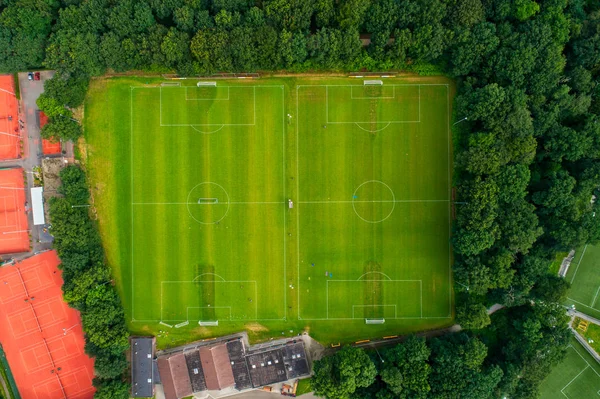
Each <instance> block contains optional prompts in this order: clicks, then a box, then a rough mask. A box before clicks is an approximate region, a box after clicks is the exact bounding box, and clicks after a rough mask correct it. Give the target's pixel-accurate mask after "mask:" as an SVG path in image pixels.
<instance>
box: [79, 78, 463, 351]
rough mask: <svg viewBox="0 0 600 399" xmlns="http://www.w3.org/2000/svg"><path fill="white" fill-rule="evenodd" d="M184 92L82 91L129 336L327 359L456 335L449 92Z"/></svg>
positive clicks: (353, 88) (264, 88)
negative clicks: (226, 340)
mask: <svg viewBox="0 0 600 399" xmlns="http://www.w3.org/2000/svg"><path fill="white" fill-rule="evenodd" d="M196 82H197V81H192V80H189V81H183V82H181V86H171V85H169V86H166V85H163V86H161V84H160V83H161V81H160V80H151V79H135V78H115V79H105V80H96V81H94V82H93V84H92V86H91V89H90V92H89V94H88V98H87V101H86V105H85V122H84V124H85V138H86V144H85V146H84V147H83V148H82V159H83V161H84V162H85V164H86V168H87V171H88V176H89V177H90V185H91V188H92V193H93V196H94V204H95V208H96V211H97V214H98V218H99V225H100V230H101V234H102V237H103V241H104V245H105V248H106V252H107V257H108V260H109V263H110V265H111V266H112V267H113V270H114V274H115V278H116V280H117V282H118V287H119V290H120V293H121V296H122V298H123V300H124V303H125V309H126V313H127V319H128V322H129V327H130V329H131V330H132V332H134V333H153V334H157V335H159V346H161V347H166V346H171V345H177V344H179V343H182V342H185V341H189V340H191V339H198V338H203V337H211V336H215V335H222V334H226V333H230V332H234V331H239V330H241V329H246V330H247V331H248V332H249V334H250V337H251V339H255V340H264V339H268V338H269V337H273V336H282V335H285V336H291V335H297V334H298V333H301V332H302V331H310V333H311V335H313V336H314V337H315V338H317V339H319V340H321V341H322V342H324V343H330V342H336V343H337V342H339V341H342V342H349V341H353V340H357V339H361V338H374V337H380V336H382V335H387V334H390V333H395V334H398V333H408V332H412V331H419V330H425V329H432V328H437V327H441V326H446V325H448V324H451V323H452V316H453V314H452V291H451V281H450V278H451V276H450V261H451V253H450V246H449V231H450V229H449V228H450V226H449V223H450V220H449V215H450V201H449V199H450V177H451V176H450V173H451V153H450V137H449V130H448V124H449V115H451V114H450V105H451V104H450V100H451V96H452V94H453V92H452V90H453V88H452V86H451V85H450V82H449V81H447V80H445V79H443V78H435V79H433V78H419V79H416V80H415V79H414V78H413V79H412V80H411V81H407V80H401V79H397V80H386V81H385V84H384V85H383V86H376V87H372V86H371V87H365V86H363V85H362V81H357V80H356V79H354V80H350V79H341V78H328V79H308V78H306V79H295V78H285V79H284V78H280V79H261V80H259V81H218V83H217V86H216V87H197V86H196ZM288 200H292V201H293V208H291V209H290V206H289V204H288ZM365 319H385V324H379V325H366V324H365ZM199 321H202V322H209V321H218V323H219V324H218V326H199V324H198V322H199ZM161 323H162V324H161ZM176 326H177V327H176ZM161 331H162V332H161Z"/></svg>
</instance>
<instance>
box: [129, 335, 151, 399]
mask: <svg viewBox="0 0 600 399" xmlns="http://www.w3.org/2000/svg"><path fill="white" fill-rule="evenodd" d="M155 341H156V339H155V338H154V337H133V338H131V396H132V397H134V398H151V397H153V396H154V374H155V371H154V348H155Z"/></svg>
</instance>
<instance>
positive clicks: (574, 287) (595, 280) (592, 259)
mask: <svg viewBox="0 0 600 399" xmlns="http://www.w3.org/2000/svg"><path fill="white" fill-rule="evenodd" d="M598 264H600V245H586V246H585V247H583V248H579V249H577V251H576V253H575V258H573V261H572V262H571V266H569V270H568V272H567V275H566V277H565V278H566V280H567V281H568V282H569V283H571V290H570V291H569V297H568V298H567V301H566V304H568V305H572V304H574V305H575V307H576V308H577V310H579V311H581V312H583V313H586V314H589V315H590V316H593V317H597V318H600V295H599V294H600V268H598Z"/></svg>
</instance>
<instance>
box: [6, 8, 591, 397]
mask: <svg viewBox="0 0 600 399" xmlns="http://www.w3.org/2000/svg"><path fill="white" fill-rule="evenodd" d="M40 65H42V66H45V67H48V68H52V69H55V70H57V74H56V76H55V78H53V79H51V80H49V81H48V82H47V83H46V91H45V93H44V95H43V96H42V97H41V98H40V100H39V105H40V108H41V109H42V110H44V111H45V112H46V113H47V114H48V115H49V116H50V123H49V124H48V125H47V127H46V128H45V129H44V131H43V132H42V133H43V134H44V135H45V136H57V137H61V138H75V137H77V136H78V135H79V134H80V133H81V129H80V127H79V125H78V124H77V122H76V121H74V120H73V119H72V112H71V110H72V109H73V108H75V107H77V106H79V105H81V103H82V101H83V98H84V96H85V92H86V89H87V84H88V81H89V79H90V78H91V77H93V76H96V75H100V74H102V73H104V72H105V71H107V70H114V71H127V70H132V69H141V70H145V71H154V72H163V71H165V72H166V71H173V70H175V71H177V72H178V73H180V74H182V75H192V74H206V73H211V72H216V71H227V72H230V71H245V72H251V71H256V70H261V69H265V70H273V69H281V68H285V69H288V70H291V71H305V70H309V69H316V70H332V69H337V70H359V69H363V68H364V69H368V70H375V69H379V70H389V69H396V68H397V69H403V70H413V71H417V72H427V73H430V72H436V71H438V72H441V71H443V72H444V73H446V74H448V75H450V76H451V77H453V78H455V79H456V82H457V95H456V98H455V103H454V107H453V110H454V115H455V119H456V120H457V121H458V120H460V121H462V122H460V123H459V124H457V125H455V126H454V128H453V133H454V143H455V148H454V156H455V173H454V185H455V187H456V200H457V203H456V204H455V207H456V220H455V223H454V230H453V238H452V240H453V247H454V254H455V265H454V275H455V276H454V277H455V280H456V281H457V282H458V283H460V284H457V286H456V287H455V288H456V291H457V318H458V321H459V322H460V323H461V324H462V325H463V327H465V328H469V329H477V330H478V331H479V330H481V331H486V333H482V334H483V335H481V336H480V341H481V342H483V344H484V345H485V346H486V347H487V351H486V356H484V358H485V361H484V363H483V364H484V365H485V366H486V368H485V370H490V373H491V374H490V375H493V378H492V377H490V379H489V380H486V381H487V382H485V384H488V383H489V384H490V385H489V386H492V385H493V386H494V391H493V392H496V393H499V392H501V393H502V394H505V395H509V396H510V397H521V398H528V397H534V396H535V392H536V386H537V383H539V381H541V379H542V378H543V376H544V375H545V374H546V373H547V371H548V369H549V367H548V366H549V365H550V364H552V363H553V362H556V361H557V359H559V357H560V353H561V351H560V348H561V347H562V346H563V345H564V344H565V341H564V339H562V338H561V337H562V336H561V337H559V338H561V339H554V338H553V341H551V342H554V344H555V345H556V348H557V349H556V351H553V352H552V353H553V356H547V355H545V354H544V352H543V350H546V348H543V347H542V346H538V345H541V343H539V342H536V343H535V344H534V343H532V344H531V347H532V348H533V349H531V350H532V351H533V352H529V351H528V350H525V349H527V348H521V347H518V348H516V349H515V348H513V347H512V346H511V345H513V344H511V340H514V341H516V342H529V340H528V338H527V336H528V335H529V334H532V340H533V338H534V337H539V336H545V335H544V334H545V333H544V331H546V329H547V328H546V327H545V324H544V321H543V320H541V319H538V318H536V317H537V316H535V317H534V316H531V317H532V318H526V317H529V316H528V315H531V314H534V315H535V314H538V313H539V312H541V311H540V309H552V312H553V313H552V314H551V315H550V316H551V317H553V318H555V319H556V320H560V314H559V313H560V311H559V309H560V308H558V307H557V305H556V302H557V301H558V300H560V298H561V296H562V294H564V292H565V290H566V289H567V285H566V283H565V282H564V281H563V280H561V279H558V278H554V277H551V276H548V275H547V272H548V266H549V264H550V262H551V261H552V260H553V259H554V258H555V257H556V254H557V253H558V252H561V251H567V250H569V249H572V248H575V247H578V246H580V245H582V244H586V243H595V242H597V241H598V240H599V239H600V217H599V218H596V217H595V215H596V212H597V209H596V208H597V204H596V202H595V201H593V200H592V199H593V198H592V195H593V194H594V193H595V192H596V191H597V189H598V186H599V181H600V162H599V158H600V123H599V121H598V119H599V118H600V85H599V84H598V83H599V81H600V10H599V5H598V3H597V2H594V1H589V0H545V1H543V2H541V1H540V2H538V1H533V0H404V1H401V2H398V1H395V0H264V1H261V2H258V1H254V0H167V1H165V0H122V1H111V0H81V1H70V0H69V1H67V0H63V1H59V0H56V1H46V0H0V70H6V71H15V70H23V69H28V68H30V67H37V66H40ZM465 118H466V119H465ZM75 191H77V190H75ZM86 200H87V197H86ZM61 201H62V200H61ZM65 201H66V199H65ZM59 202H60V201H59ZM59 202H57V204H58V203H59ZM53 206H54V207H57V208H56V210H58V211H59V213H60V212H63V213H64V215H70V216H68V217H67V216H65V221H64V223H65V226H66V225H67V224H68V223H71V220H70V218H72V219H73V223H81V220H80V219H78V218H77V217H76V215H79V213H81V214H80V215H79V216H80V217H82V218H83V217H84V216H85V217H87V214H85V212H84V210H85V208H83V209H80V210H79V211H77V212H75V210H77V208H70V210H69V209H67V207H66V206H63V208H62V211H60V208H59V205H53ZM68 212H71V213H68ZM78 212H79V213H78ZM90 226H91V224H90ZM66 230H67V229H66V227H65V232H64V234H65V235H66V236H67V237H68V232H67V231H66ZM90 231H91V230H90ZM90 234H91V233H90ZM94 234H96V233H94ZM94 237H96V238H94V240H97V242H98V248H99V239H98V238H97V235H95V236H94ZM74 239H75V237H73V240H74ZM59 241H60V239H59V240H57V245H61V244H59V243H58V242H59ZM67 241H68V240H67ZM61 256H62V255H61ZM85 256H87V257H84V258H81V259H82V260H81V261H82V262H88V265H93V264H94V261H93V260H92V258H90V256H91V255H85ZM97 256H100V255H97ZM66 259H67V263H68V262H70V261H71V259H69V255H67V256H66ZM94 259H99V258H94ZM88 269H89V270H92V268H91V267H90V268H88ZM88 269H86V270H88ZM65 270H66V269H65ZM82 270H83V269H82ZM90 273H93V272H91V271H90ZM90 278H91V277H90ZM466 287H468V289H467V288H466ZM67 288H69V287H68V286H66V288H65V295H67V294H68V292H69V289H70V288H69V289H67ZM69 295H70V294H69ZM86 300H87V296H86ZM75 302H77V301H76V300H74V303H75ZM85 302H86V301H83V302H77V303H78V304H81V305H77V306H84V303H85ZM496 302H498V303H502V304H504V305H506V306H508V307H509V308H510V309H508V310H507V311H505V312H503V313H501V315H502V314H504V315H505V317H506V320H504V319H502V318H501V317H500V316H498V317H492V318H491V319H490V317H489V316H488V315H487V312H486V311H485V309H486V307H488V306H489V305H490V304H493V303H496ZM550 316H548V317H550ZM511 318H515V320H523V321H522V324H519V325H518V326H517V325H514V323H513V322H512V321H510V322H509V321H508V320H511ZM561 322H562V321H561ZM490 323H491V324H490ZM557 326H558V325H557ZM556 329H557V330H560V331H562V328H558V327H556ZM540 331H542V332H540ZM492 336H493V337H495V338H494V339H491V338H490V337H492ZM469 337H470V336H469ZM472 338H473V337H470V338H469V339H472ZM110 339H113V338H110ZM90 341H91V340H90ZM91 342H92V341H91ZM115 342H118V340H117V341H115ZM431 345H433V343H432V344H431ZM506 348H512V349H510V350H508V349H506ZM430 349H431V350H432V355H431V356H430V358H429V360H428V361H431V362H432V363H430V366H431V367H432V368H433V367H434V363H433V361H432V360H431V359H434V354H435V353H436V352H435V350H434V347H433V346H431V348H430ZM548 350H552V348H548ZM554 354H555V355H554ZM115 356H117V355H115ZM540 359H542V360H540ZM534 363H535V364H534ZM100 364H102V363H100ZM440 364H449V363H440ZM490 365H495V366H497V367H499V368H500V369H501V371H502V373H501V375H500V377H499V378H500V381H499V382H498V383H497V384H495V385H494V384H493V382H494V381H496V378H497V376H498V373H497V372H495V371H494V372H493V373H492V370H495V369H492V368H489V367H491V366H490ZM331 367H333V366H331ZM439 367H440V368H442V366H441V365H440V366H439ZM482 370H483V369H482ZM524 372H527V373H528V374H527V376H526V377H523V375H524V374H523V373H524ZM386 373H396V372H395V371H386ZM390 375H392V374H389V375H388V376H387V377H386V379H387V380H388V381H391V380H392V379H394V378H392V377H390ZM396 375H397V373H396ZM432 375H433V373H432ZM483 375H486V376H487V374H486V373H483ZM333 377H335V376H333ZM333 377H332V378H333ZM335 378H337V377H335ZM377 378H379V377H377ZM377 378H376V381H379V380H377ZM110 381H115V380H110ZM481 384H482V386H488V385H485V384H484V382H481ZM372 385H373V384H369V385H368V386H369V387H372ZM430 385H431V386H432V387H433V384H430ZM456 387H457V388H456V389H457V390H460V389H461V388H460V386H459V385H456ZM360 388H361V389H359V390H355V391H354V392H362V389H363V388H365V387H363V386H362V385H361V386H360ZM365 389H366V388H365ZM386 389H387V388H386ZM394 389H395V388H394ZM435 389H437V388H435ZM435 389H434V388H432V391H431V392H434V393H435ZM321 392H325V391H321ZM378 392H379V391H378ZM391 392H393V391H391ZM461 392H462V391H461ZM476 392H480V391H476ZM381 395H384V393H382V394H381ZM432 395H433V393H432ZM435 395H437V397H444V395H445V394H443V393H439V394H437V393H436V394H435ZM409 396H410V395H409ZM446 396H451V395H449V394H448V395H446ZM455 396H456V395H455ZM458 396H460V395H458ZM466 397H469V396H466ZM478 397H487V396H485V395H484V393H481V395H480V396H478Z"/></svg>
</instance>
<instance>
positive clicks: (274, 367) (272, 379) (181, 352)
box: [157, 337, 310, 399]
mask: <svg viewBox="0 0 600 399" xmlns="http://www.w3.org/2000/svg"><path fill="white" fill-rule="evenodd" d="M165 352H166V353H165V354H163V355H159V356H158V361H157V364H158V367H157V368H158V372H159V374H160V381H161V383H162V385H163V391H164V394H165V398H166V399H180V398H183V397H186V396H190V395H192V394H195V393H198V392H202V391H217V390H223V389H226V388H235V389H237V390H239V391H242V390H245V389H249V388H258V387H261V386H264V385H269V384H274V383H277V382H283V381H287V380H290V379H293V378H298V377H301V376H306V375H308V374H310V367H309V363H308V359H307V357H306V352H305V350H304V343H303V341H301V340H299V341H295V340H293V341H279V342H274V343H272V344H271V343H269V344H266V345H265V344H263V345H257V346H255V347H254V348H252V347H250V348H248V349H246V346H245V345H244V341H243V340H242V339H241V338H240V337H236V338H234V339H229V340H227V339H222V340H221V341H220V342H213V343H205V342H199V343H195V344H191V345H186V346H185V347H182V348H173V349H169V350H168V351H165Z"/></svg>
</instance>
